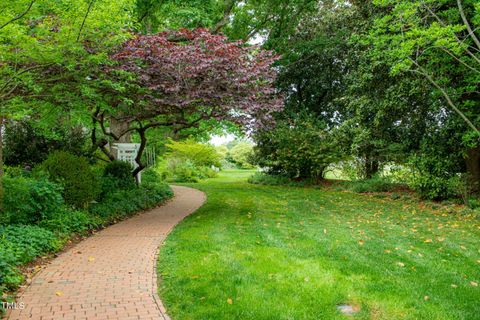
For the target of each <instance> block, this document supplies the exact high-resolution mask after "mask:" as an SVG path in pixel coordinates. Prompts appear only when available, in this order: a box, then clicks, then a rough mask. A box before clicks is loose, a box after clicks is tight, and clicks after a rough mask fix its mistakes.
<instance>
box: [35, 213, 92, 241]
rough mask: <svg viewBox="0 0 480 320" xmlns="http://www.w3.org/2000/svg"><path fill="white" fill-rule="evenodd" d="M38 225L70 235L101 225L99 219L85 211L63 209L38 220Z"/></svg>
mask: <svg viewBox="0 0 480 320" xmlns="http://www.w3.org/2000/svg"><path fill="white" fill-rule="evenodd" d="M38 225H39V226H40V227H43V228H45V229H47V230H50V231H52V232H55V233H59V234H62V235H70V234H73V233H80V234H82V233H85V232H87V231H88V230H93V229H97V228H98V227H99V226H100V225H101V220H100V219H99V218H98V217H95V216H93V215H90V214H89V213H88V212H85V211H77V210H69V209H65V210H62V211H59V212H57V213H56V214H54V215H53V216H52V217H51V218H50V219H48V220H42V221H40V222H39V224H38Z"/></svg>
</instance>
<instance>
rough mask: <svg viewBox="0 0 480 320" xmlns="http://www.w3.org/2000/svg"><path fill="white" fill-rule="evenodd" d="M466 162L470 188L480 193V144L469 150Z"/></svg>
mask: <svg viewBox="0 0 480 320" xmlns="http://www.w3.org/2000/svg"><path fill="white" fill-rule="evenodd" d="M465 163H466V165H467V174H468V178H467V179H468V184H469V185H468V187H469V190H471V191H472V192H474V193H478V192H479V191H480V146H479V147H476V148H472V149H469V150H467V156H466V157H465Z"/></svg>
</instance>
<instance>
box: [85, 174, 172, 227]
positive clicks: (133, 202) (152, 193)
mask: <svg viewBox="0 0 480 320" xmlns="http://www.w3.org/2000/svg"><path fill="white" fill-rule="evenodd" d="M172 196H173V192H172V190H171V189H170V187H169V186H168V185H167V184H163V183H153V184H150V183H143V184H142V185H141V186H140V187H135V188H133V189H129V190H117V191H114V192H111V193H109V194H107V195H106V197H105V198H104V199H102V202H99V203H94V204H92V206H91V207H90V208H89V211H90V213H91V214H93V215H96V216H98V217H100V218H101V219H102V220H103V222H104V223H109V222H111V221H114V220H116V219H118V218H123V217H125V216H127V215H128V214H131V213H134V212H137V211H139V210H144V209H148V208H152V207H154V206H156V205H158V204H159V203H162V202H164V201H165V200H167V199H169V198H171V197H172Z"/></svg>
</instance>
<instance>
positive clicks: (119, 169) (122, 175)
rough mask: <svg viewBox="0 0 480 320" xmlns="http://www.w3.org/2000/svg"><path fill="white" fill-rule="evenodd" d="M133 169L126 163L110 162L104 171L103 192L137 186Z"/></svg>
mask: <svg viewBox="0 0 480 320" xmlns="http://www.w3.org/2000/svg"><path fill="white" fill-rule="evenodd" d="M132 171H133V168H132V166H131V165H130V163H128V162H125V161H118V160H115V161H112V162H109V163H108V164H107V165H106V166H105V168H104V169H103V177H104V179H103V181H102V182H103V186H102V192H103V193H107V192H108V190H109V189H111V188H113V189H131V188H133V187H134V186H135V179H134V177H133V176H132Z"/></svg>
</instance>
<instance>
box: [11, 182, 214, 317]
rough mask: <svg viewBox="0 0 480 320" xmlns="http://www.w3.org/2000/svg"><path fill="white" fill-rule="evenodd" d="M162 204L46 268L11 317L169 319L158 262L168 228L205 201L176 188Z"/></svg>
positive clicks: (200, 195)
mask: <svg viewBox="0 0 480 320" xmlns="http://www.w3.org/2000/svg"><path fill="white" fill-rule="evenodd" d="M173 190H174V192H175V198H174V199H173V200H171V201H170V202H168V203H167V204H165V205H164V206H161V207H158V208H156V209H153V210H150V211H148V212H146V213H144V214H141V215H138V216H135V217H133V218H130V219H128V220H125V221H122V222H120V223H118V224H115V225H113V226H110V227H108V228H106V229H104V230H102V231H100V232H99V233H97V234H95V235H94V236H92V237H90V238H88V239H86V240H84V241H82V242H80V243H79V244H77V245H76V246H74V247H73V248H71V249H70V250H68V251H66V252H64V253H62V254H61V255H60V256H59V257H58V258H56V259H54V260H53V261H52V262H51V263H50V264H49V265H47V266H46V267H45V268H44V269H42V270H41V271H40V272H39V273H38V274H37V275H35V277H34V278H33V280H32V283H31V284H30V286H28V287H27V288H26V289H25V291H24V292H23V293H22V294H21V296H20V297H19V299H18V301H17V302H24V304H25V308H24V309H23V310H12V311H11V312H10V314H9V317H8V319H11V320H13V319H38V320H47V319H55V320H57V319H65V320H66V319H76V320H77V319H89V320H91V319H94V320H102V319H141V320H144V319H145V320H147V319H168V316H167V315H166V314H165V309H164V308H163V306H162V303H161V301H160V299H159V297H158V295H157V278H156V277H157V274H156V271H155V262H156V257H157V252H158V247H159V245H160V244H161V243H162V242H163V240H164V239H165V237H166V235H167V234H168V233H169V232H170V230H171V229H172V228H173V226H175V224H177V223H178V222H179V221H180V220H182V219H183V218H184V217H186V216H187V215H189V214H190V213H192V212H194V211H195V210H196V209H197V208H199V207H200V206H201V205H202V204H203V202H204V201H205V194H204V193H203V192H200V191H198V190H195V189H191V188H186V187H179V186H174V187H173Z"/></svg>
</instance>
